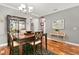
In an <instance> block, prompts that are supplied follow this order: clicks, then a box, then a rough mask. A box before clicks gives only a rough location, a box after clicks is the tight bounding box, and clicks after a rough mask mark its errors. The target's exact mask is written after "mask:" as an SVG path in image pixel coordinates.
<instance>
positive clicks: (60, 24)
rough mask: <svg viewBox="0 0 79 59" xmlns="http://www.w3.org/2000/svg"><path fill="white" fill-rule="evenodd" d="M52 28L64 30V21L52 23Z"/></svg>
mask: <svg viewBox="0 0 79 59" xmlns="http://www.w3.org/2000/svg"><path fill="white" fill-rule="evenodd" d="M52 28H53V29H64V19H60V20H55V21H54V22H53V23H52Z"/></svg>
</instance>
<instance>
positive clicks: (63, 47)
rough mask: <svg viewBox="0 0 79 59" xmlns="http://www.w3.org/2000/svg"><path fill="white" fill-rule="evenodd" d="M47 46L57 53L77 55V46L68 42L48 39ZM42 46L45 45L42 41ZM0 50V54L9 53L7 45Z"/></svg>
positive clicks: (78, 52) (78, 50)
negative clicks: (0, 52)
mask: <svg viewBox="0 0 79 59" xmlns="http://www.w3.org/2000/svg"><path fill="white" fill-rule="evenodd" d="M47 46H48V50H49V51H51V52H53V53H55V54H57V55H79V46H73V45H70V44H65V43H63V42H57V41H54V40H48V42H47ZM43 47H45V46H44V42H43ZM0 51H2V55H8V54H9V48H8V47H4V48H0ZM3 52H4V53H3Z"/></svg>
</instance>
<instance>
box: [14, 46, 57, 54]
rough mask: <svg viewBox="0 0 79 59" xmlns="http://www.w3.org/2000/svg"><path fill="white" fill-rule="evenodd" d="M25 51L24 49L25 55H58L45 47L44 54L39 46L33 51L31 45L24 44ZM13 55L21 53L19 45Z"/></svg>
mask: <svg viewBox="0 0 79 59" xmlns="http://www.w3.org/2000/svg"><path fill="white" fill-rule="evenodd" d="M23 51H24V52H23V55H56V54H55V53H53V52H50V51H49V50H46V49H44V48H43V49H42V54H41V51H40V49H39V48H38V49H37V50H36V52H35V53H32V52H33V48H32V46H30V45H24V46H23ZM13 55H19V49H18V47H16V48H14V54H13Z"/></svg>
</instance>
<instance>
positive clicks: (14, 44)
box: [8, 33, 20, 55]
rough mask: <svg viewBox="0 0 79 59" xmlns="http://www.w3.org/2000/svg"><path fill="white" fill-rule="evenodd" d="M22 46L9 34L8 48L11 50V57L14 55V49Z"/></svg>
mask: <svg viewBox="0 0 79 59" xmlns="http://www.w3.org/2000/svg"><path fill="white" fill-rule="evenodd" d="M19 45H20V44H19V43H18V42H17V41H14V37H13V35H12V34H11V33H8V46H9V48H10V55H13V54H14V48H15V47H17V46H19Z"/></svg>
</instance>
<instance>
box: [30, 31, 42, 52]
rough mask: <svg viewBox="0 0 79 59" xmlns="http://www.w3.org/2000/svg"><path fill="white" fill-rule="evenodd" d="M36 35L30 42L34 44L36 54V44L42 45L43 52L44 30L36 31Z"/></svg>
mask: <svg viewBox="0 0 79 59" xmlns="http://www.w3.org/2000/svg"><path fill="white" fill-rule="evenodd" d="M34 34H35V36H34V39H33V41H32V42H30V44H31V45H32V46H33V53H34V54H35V53H36V50H37V49H36V46H38V45H40V52H41V54H42V36H43V33H42V32H35V33H34Z"/></svg>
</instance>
